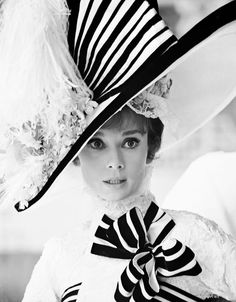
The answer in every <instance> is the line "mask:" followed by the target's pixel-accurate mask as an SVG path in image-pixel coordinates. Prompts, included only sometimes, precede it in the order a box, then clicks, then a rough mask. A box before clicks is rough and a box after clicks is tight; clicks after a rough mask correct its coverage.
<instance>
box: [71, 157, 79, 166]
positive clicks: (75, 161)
mask: <svg viewBox="0 0 236 302" xmlns="http://www.w3.org/2000/svg"><path fill="white" fill-rule="evenodd" d="M72 162H73V164H74V165H75V166H80V160H79V156H78V155H77V156H76V157H75V158H74V159H73V161H72Z"/></svg>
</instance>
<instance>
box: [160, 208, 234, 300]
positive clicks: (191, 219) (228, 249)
mask: <svg viewBox="0 0 236 302" xmlns="http://www.w3.org/2000/svg"><path fill="white" fill-rule="evenodd" d="M165 211H166V212H167V213H168V214H169V215H170V216H171V217H172V218H173V220H174V221H175V223H176V225H175V227H174V228H173V231H172V232H171V234H170V236H171V237H173V238H175V239H178V240H179V241H181V242H182V243H184V244H185V245H186V246H188V247H190V248H191V249H192V251H193V252H194V253H195V256H196V259H197V261H198V262H199V264H200V266H201V268H202V273H201V274H200V275H199V278H200V279H201V283H202V284H205V286H206V288H211V289H212V290H214V291H215V294H217V295H219V296H224V297H228V298H229V299H232V298H234V299H235V297H236V279H235V274H236V240H235V239H234V238H233V237H232V236H231V235H229V234H226V233H225V232H224V231H223V230H222V229H221V227H220V226H218V225H217V224H216V223H215V222H214V221H212V220H209V219H207V218H204V217H202V216H200V215H198V214H195V213H191V212H188V211H175V210H165ZM219 289H220V290H219Z"/></svg>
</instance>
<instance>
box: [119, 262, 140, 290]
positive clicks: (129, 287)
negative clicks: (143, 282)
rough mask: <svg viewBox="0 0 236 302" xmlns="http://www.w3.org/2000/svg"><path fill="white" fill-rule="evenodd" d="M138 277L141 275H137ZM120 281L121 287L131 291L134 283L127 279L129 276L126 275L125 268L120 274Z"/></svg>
mask: <svg viewBox="0 0 236 302" xmlns="http://www.w3.org/2000/svg"><path fill="white" fill-rule="evenodd" d="M139 277H141V276H139ZM120 283H121V284H122V286H123V288H124V289H125V290H126V291H127V292H131V291H132V290H133V288H134V286H135V284H134V283H133V282H132V281H131V280H130V279H129V277H128V275H127V268H126V269H125V270H124V272H123V273H122V274H121V278H120Z"/></svg>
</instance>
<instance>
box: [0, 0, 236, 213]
mask: <svg viewBox="0 0 236 302" xmlns="http://www.w3.org/2000/svg"><path fill="white" fill-rule="evenodd" d="M235 12H236V1H232V2H230V3H229V4H227V5H225V6H223V7H221V8H219V9H218V10H216V11H215V12H214V13H212V14H211V15H209V16H208V17H206V18H205V19H204V20H202V21H201V22H200V23H198V24H197V25H196V26H195V27H193V28H192V29H191V30H190V31H189V32H187V33H186V34H185V35H184V36H183V37H181V38H180V39H179V40H178V39H177V38H176V37H175V36H174V34H173V33H172V32H171V30H170V29H169V28H168V27H167V26H166V24H165V22H164V21H163V20H162V18H161V16H160V15H159V12H158V5H157V3H156V2H155V1H151V0H149V1H148V0H145V1H143V0H126V1H125V0H112V1H107V0H96V1H93V0H90V1H88V0H81V1H73V0H68V1H67V3H66V1H64V0H40V1H38V0H18V1H15V0H6V1H4V2H3V4H2V7H1V23H0V24H1V32H0V70H1V75H0V117H1V120H0V126H1V130H0V143H1V146H0V149H2V150H3V155H2V158H3V161H4V163H3V164H2V165H1V171H0V172H1V186H0V187H1V199H2V200H3V201H4V200H5V201H7V202H13V203H16V206H15V207H16V209H17V210H18V211H22V210H25V209H26V208H28V207H30V206H31V205H33V204H34V203H35V202H37V201H38V200H39V199H40V198H41V197H42V196H43V195H44V194H45V193H46V192H47V190H48V189H49V188H50V186H51V185H52V184H53V182H54V181H55V180H56V178H57V177H58V176H59V174H60V173H61V172H62V171H63V170H64V168H65V167H66V166H67V165H68V164H69V163H70V162H71V161H72V160H73V159H74V158H75V156H77V155H78V153H79V152H80V151H81V150H82V148H83V147H84V146H85V145H86V143H87V142H88V140H89V139H90V138H91V136H93V134H94V133H95V132H96V131H97V130H98V129H99V128H100V127H101V126H102V125H103V124H104V123H105V122H106V121H107V120H108V119H109V118H111V117H112V116H113V115H114V114H116V112H118V111H119V110H121V108H122V107H123V106H125V105H126V104H129V106H130V107H131V108H132V109H134V110H135V111H136V112H138V113H141V114H144V115H145V114H146V116H149V115H150V116H151V115H153V116H151V118H156V117H158V118H160V119H161V120H162V122H163V124H164V125H165V128H164V129H165V130H164V136H163V143H162V147H161V148H162V150H165V149H166V148H168V147H169V146H170V145H173V143H174V142H176V141H179V140H181V139H183V138H185V137H186V136H188V135H190V134H191V133H192V132H194V131H196V129H198V128H199V127H201V126H202V125H203V124H204V123H206V122H207V121H208V120H209V119H210V118H212V117H213V116H215V115H216V114H217V113H218V112H220V111H221V110H222V109H223V108H224V107H225V106H226V105H227V104H228V103H229V102H230V101H231V100H232V99H233V98H234V97H235V95H236V56H235V53H236V13H235ZM167 75H168V76H167ZM156 83H158V85H156ZM170 84H172V85H170ZM155 85H156V86H157V87H159V88H158V89H156V88H155ZM170 86H171V88H170ZM169 90H170V91H169ZM147 94H148V95H149V96H150V95H151V97H150V98H149V99H148V97H147ZM167 94H168V97H167ZM140 95H142V98H141V101H140ZM154 95H155V97H154ZM152 96H153V98H152ZM146 97H147V99H146ZM152 99H153V100H152ZM3 161H2V162H3Z"/></svg>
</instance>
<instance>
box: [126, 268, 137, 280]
mask: <svg viewBox="0 0 236 302" xmlns="http://www.w3.org/2000/svg"><path fill="white" fill-rule="evenodd" d="M126 273H127V276H128V278H129V280H130V281H131V282H132V283H134V284H135V283H137V281H138V279H137V278H135V277H134V275H133V274H132V273H131V271H130V269H129V266H128V265H127V267H126Z"/></svg>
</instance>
